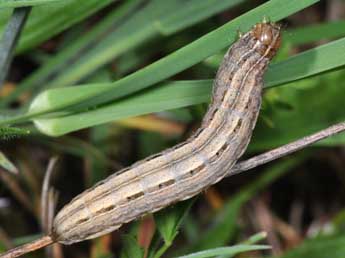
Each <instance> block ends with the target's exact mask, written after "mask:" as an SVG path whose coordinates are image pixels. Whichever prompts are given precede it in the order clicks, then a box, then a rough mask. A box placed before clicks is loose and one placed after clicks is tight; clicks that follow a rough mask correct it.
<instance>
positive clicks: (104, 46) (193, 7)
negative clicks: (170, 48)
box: [45, 0, 244, 88]
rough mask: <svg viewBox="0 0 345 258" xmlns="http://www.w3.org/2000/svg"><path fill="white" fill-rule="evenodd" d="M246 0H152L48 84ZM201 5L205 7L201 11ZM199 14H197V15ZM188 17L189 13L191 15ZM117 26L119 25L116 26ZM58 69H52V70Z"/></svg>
mask: <svg viewBox="0 0 345 258" xmlns="http://www.w3.org/2000/svg"><path fill="white" fill-rule="evenodd" d="M243 1H244V0H236V1H233V0H224V1H222V3H221V4H215V3H216V2H219V1H218V0H205V1H202V2H201V1H198V0H191V1H189V2H188V4H186V3H184V2H180V1H177V0H168V1H164V2H162V1H151V2H149V3H148V4H147V5H146V6H144V7H143V8H141V9H138V11H137V12H136V13H135V14H134V15H132V16H131V17H129V18H126V19H123V20H124V22H123V24H121V25H120V26H118V27H116V26H112V27H113V31H111V30H110V31H111V33H107V36H106V37H102V40H98V41H96V42H94V44H91V46H92V47H90V45H89V46H88V47H89V48H88V51H86V52H85V53H83V55H82V56H78V55H75V57H76V58H74V62H73V63H69V68H68V69H67V70H66V69H64V71H63V72H60V73H59V74H58V76H55V77H53V78H51V76H50V80H49V81H47V82H46V85H45V86H46V88H51V87H61V86H67V85H71V84H73V83H76V82H78V81H80V80H82V79H83V78H85V77H86V76H87V75H89V74H90V73H92V72H94V71H95V70H97V69H99V68H100V67H101V66H104V65H105V64H107V63H109V62H110V61H112V60H113V59H114V58H116V57H118V56H120V55H122V54H123V53H125V52H128V51H130V50H131V49H133V48H135V47H138V46H141V45H142V44H143V43H144V42H146V41H148V40H149V39H151V38H154V37H157V36H159V35H162V34H163V35H170V34H171V33H174V32H176V31H179V30H182V29H184V28H186V27H188V26H191V25H193V24H194V23H196V22H199V21H201V20H203V19H206V18H208V17H210V16H212V15H214V14H216V13H218V12H220V11H222V10H224V9H226V8H229V7H232V6H234V5H235V4H238V3H240V2H243ZM200 8H202V10H203V11H200ZM196 14H197V15H196ZM186 17H189V18H188V19H187V18H186ZM114 28H116V29H115V30H114ZM104 31H106V32H108V31H109V30H108V29H105V30H104ZM54 70H55V69H52V71H51V74H53V75H54V74H56V72H55V73H54Z"/></svg>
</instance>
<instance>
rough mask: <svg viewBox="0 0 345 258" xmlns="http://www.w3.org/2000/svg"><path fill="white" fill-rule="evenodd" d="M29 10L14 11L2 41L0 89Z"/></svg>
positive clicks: (19, 9)
mask: <svg viewBox="0 0 345 258" xmlns="http://www.w3.org/2000/svg"><path fill="white" fill-rule="evenodd" d="M30 9H31V8H30V7H29V8H17V9H14V11H13V14H12V17H11V19H10V20H9V22H8V24H7V26H6V29H5V31H4V34H3V35H2V38H1V41H0V71H1V73H0V88H1V87H2V85H3V83H4V80H5V78H6V76H7V72H8V68H9V66H10V63H11V61H12V56H13V52H14V49H15V47H16V44H17V40H18V38H19V35H20V33H21V31H22V28H23V26H24V24H25V21H26V19H27V17H28V15H29V13H30Z"/></svg>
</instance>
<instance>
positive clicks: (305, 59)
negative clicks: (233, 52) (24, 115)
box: [31, 38, 345, 136]
mask: <svg viewBox="0 0 345 258" xmlns="http://www.w3.org/2000/svg"><path fill="white" fill-rule="evenodd" d="M343 51H345V38H343V39H340V40H337V41H334V42H331V43H328V44H325V45H323V46H320V47H317V48H314V49H312V50H308V51H305V52H303V53H301V54H298V55H296V56H293V57H291V58H289V59H287V60H285V61H282V62H279V63H276V64H273V65H272V66H271V67H270V68H269V70H268V72H267V76H266V77H265V82H266V85H267V86H268V87H273V86H277V85H279V84H282V83H288V82H292V81H295V80H298V79H301V78H303V77H307V76H311V75H316V74H318V73H321V72H325V71H328V70H330V69H335V68H337V67H340V66H343V65H344V64H345V59H343V58H341V53H343ZM324 57H328V58H324ZM301 64H303V65H301ZM304 64H305V65H304ZM272 71H273V72H272ZM102 87H104V88H105V89H107V87H111V86H109V85H108V84H98V85H94V86H80V87H72V88H65V89H52V90H48V91H46V92H44V93H43V94H41V95H39V96H38V98H37V99H36V100H35V101H34V102H33V104H32V106H31V112H32V113H35V112H41V111H44V110H49V109H58V108H57V107H59V105H61V103H68V101H70V100H69V97H71V98H72V100H71V102H73V101H75V99H78V98H79V99H83V98H84V97H85V95H93V94H94V92H98V91H103V90H104V89H103V88H102ZM210 92H211V80H203V81H180V82H170V83H166V84H164V85H160V86H157V87H156V88H154V89H150V90H146V91H143V92H141V93H139V94H136V95H134V96H131V97H129V98H126V99H123V100H121V101H117V102H115V103H112V104H109V105H105V106H103V107H100V108H97V109H94V110H91V111H87V112H83V113H77V114H74V115H69V116H65V117H59V118H49V119H48V118H47V119H35V124H36V126H37V127H38V128H39V129H40V130H41V131H42V132H44V133H46V134H48V135H52V136H58V135H62V134H65V133H68V132H72V131H75V130H78V129H81V128H85V127H89V126H93V125H97V124H101V123H105V122H109V121H112V120H117V119H123V118H126V117H129V116H137V115H142V114H147V113H151V112H159V111H164V110H168V109H174V108H180V107H185V106H189V105H194V104H198V103H202V102H206V101H208V100H209V99H210ZM64 105H65V104H64Z"/></svg>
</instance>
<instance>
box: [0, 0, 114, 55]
mask: <svg viewBox="0 0 345 258" xmlns="http://www.w3.org/2000/svg"><path fill="white" fill-rule="evenodd" d="M112 2H113V0H102V1H99V0H83V4H80V0H65V1H58V2H51V3H49V4H45V5H38V6H34V7H33V8H32V12H31V14H30V17H29V19H28V21H27V24H26V25H25V27H24V30H23V33H22V36H21V37H20V39H19V42H18V47H17V53H22V52H24V51H26V50H28V49H30V48H32V47H34V46H37V45H38V44H40V43H42V42H43V41H45V40H47V39H49V38H51V37H52V36H54V35H56V34H58V33H59V32H61V31H63V30H65V29H67V28H69V27H70V26H72V25H73V24H76V23H77V22H79V21H81V20H83V19H84V18H85V17H87V16H89V15H91V14H93V13H95V12H96V11H98V10H100V9H101V8H103V7H105V6H106V5H108V4H110V3H112ZM10 13H11V10H10V9H4V10H0V16H3V17H8V16H9V15H10ZM52 17H54V19H52ZM42 24H44V26H42ZM3 28H4V23H3V20H2V19H0V31H2V30H3Z"/></svg>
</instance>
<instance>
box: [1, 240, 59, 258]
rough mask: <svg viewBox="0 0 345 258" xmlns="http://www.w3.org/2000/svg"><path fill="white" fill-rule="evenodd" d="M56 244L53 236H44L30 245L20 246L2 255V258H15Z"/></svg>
mask: <svg viewBox="0 0 345 258" xmlns="http://www.w3.org/2000/svg"><path fill="white" fill-rule="evenodd" d="M52 243H54V240H53V239H52V237H51V236H43V237H41V238H39V239H36V240H34V241H32V242H30V243H28V244H25V245H21V246H18V247H16V248H14V249H11V250H9V251H7V252H6V253H3V254H1V255H0V258H14V257H18V256H21V255H23V254H26V253H29V252H32V251H35V250H37V249H40V248H42V247H45V246H47V245H50V244H52Z"/></svg>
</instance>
